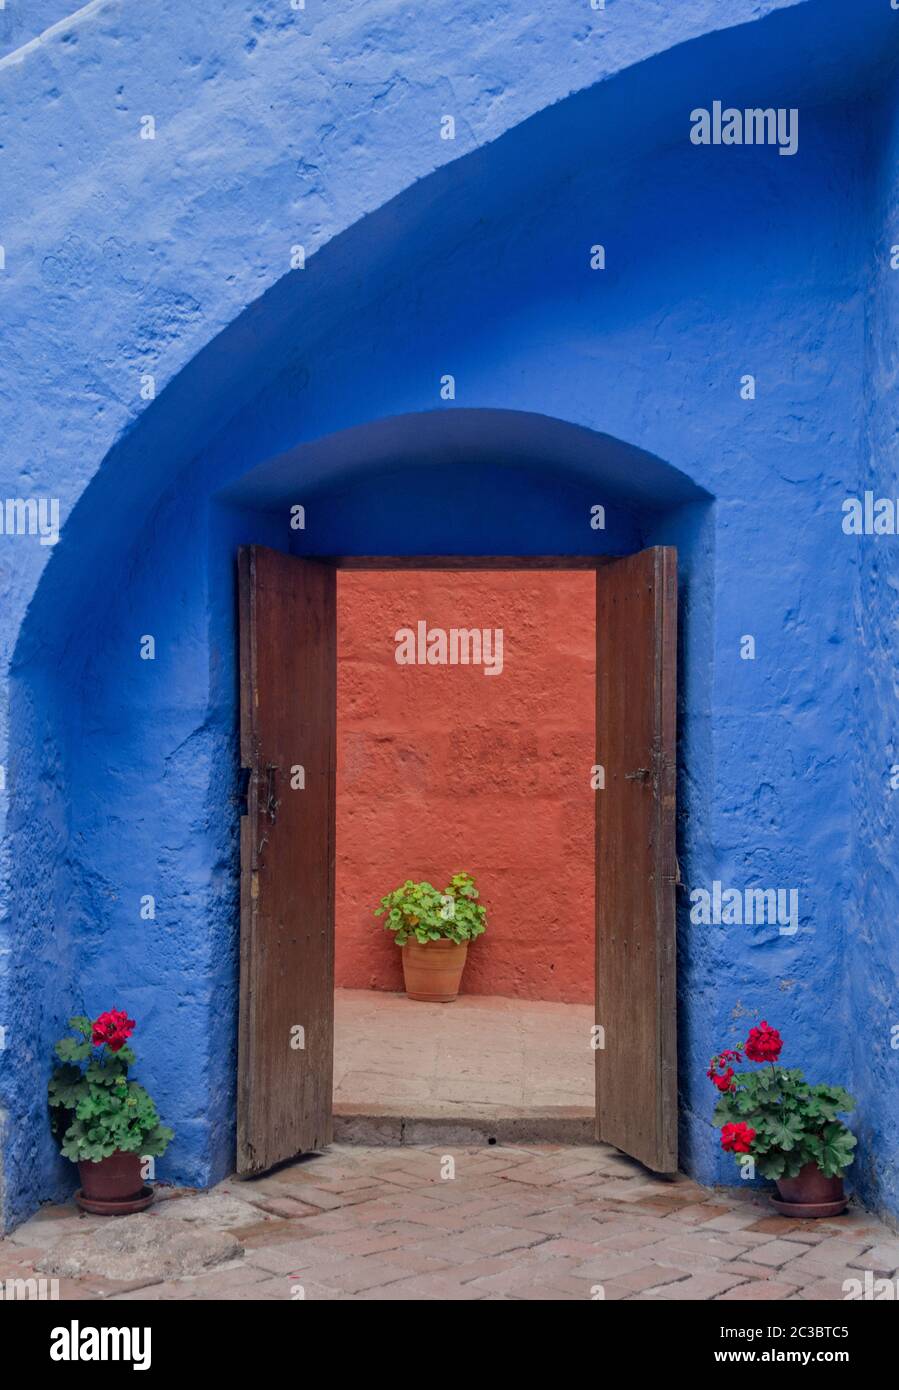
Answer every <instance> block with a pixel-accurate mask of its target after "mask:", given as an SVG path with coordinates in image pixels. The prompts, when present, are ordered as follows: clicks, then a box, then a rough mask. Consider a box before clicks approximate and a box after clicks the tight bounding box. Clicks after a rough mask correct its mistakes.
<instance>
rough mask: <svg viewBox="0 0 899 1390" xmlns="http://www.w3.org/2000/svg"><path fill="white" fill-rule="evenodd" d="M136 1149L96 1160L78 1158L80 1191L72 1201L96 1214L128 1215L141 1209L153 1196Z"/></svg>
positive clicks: (146, 1205) (147, 1204)
mask: <svg viewBox="0 0 899 1390" xmlns="http://www.w3.org/2000/svg"><path fill="white" fill-rule="evenodd" d="M140 1165H141V1157H140V1154H137V1153H121V1152H120V1153H114V1154H110V1156H109V1158H101V1159H100V1161H99V1162H98V1163H88V1162H86V1161H85V1162H81V1163H79V1164H78V1172H79V1174H80V1177H81V1188H80V1191H78V1192H76V1193H75V1201H76V1202H77V1203H78V1205H79V1206H80V1207H82V1208H83V1209H84V1210H85V1211H92V1212H96V1213H97V1214H98V1215H111V1216H127V1215H130V1213H131V1212H135V1211H142V1210H143V1209H144V1207H148V1206H149V1205H150V1203H151V1202H152V1200H153V1189H152V1188H149V1187H145V1186H144V1181H143V1178H142V1177H141V1172H140Z"/></svg>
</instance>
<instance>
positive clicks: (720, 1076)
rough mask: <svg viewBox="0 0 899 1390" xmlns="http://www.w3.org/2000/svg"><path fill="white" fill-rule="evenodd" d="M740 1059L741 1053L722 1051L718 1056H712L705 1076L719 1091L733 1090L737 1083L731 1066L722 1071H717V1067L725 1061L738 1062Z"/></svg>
mask: <svg viewBox="0 0 899 1390" xmlns="http://www.w3.org/2000/svg"><path fill="white" fill-rule="evenodd" d="M740 1060H741V1054H740V1053H739V1052H732V1051H727V1052H722V1053H721V1054H720V1055H719V1056H718V1057H713V1058H712V1060H711V1062H710V1063H709V1069H708V1071H707V1072H706V1076H707V1077H708V1078H709V1080H710V1081H711V1082H712V1084H713V1085H715V1086H717V1087H718V1090H719V1091H735V1090H736V1089H737V1083H736V1082H735V1081H734V1069H733V1067H728V1068H727V1070H726V1071H725V1072H723V1073H719V1071H718V1068H719V1067H721V1066H724V1065H725V1063H727V1062H739V1061H740Z"/></svg>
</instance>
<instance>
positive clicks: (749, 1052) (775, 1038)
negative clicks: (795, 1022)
mask: <svg viewBox="0 0 899 1390" xmlns="http://www.w3.org/2000/svg"><path fill="white" fill-rule="evenodd" d="M782 1047H783V1040H782V1039H781V1036H780V1034H779V1033H778V1031H777V1029H776V1028H769V1027H768V1025H767V1023H766V1022H765V1020H764V1019H762V1021H761V1023H760V1024H759V1026H758V1028H750V1030H749V1037H748V1038H747V1039H746V1056H747V1057H748V1058H749V1060H750V1062H776V1061H777V1059H778V1057H779V1056H780V1050H781V1048H782Z"/></svg>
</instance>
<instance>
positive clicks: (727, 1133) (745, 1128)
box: [721, 1120, 755, 1154]
mask: <svg viewBox="0 0 899 1390" xmlns="http://www.w3.org/2000/svg"><path fill="white" fill-rule="evenodd" d="M754 1138H755V1130H754V1129H750V1127H749V1125H746V1124H744V1123H743V1121H742V1120H741V1121H740V1122H739V1123H738V1124H735V1125H724V1126H723V1128H722V1130H721V1147H722V1149H725V1150H726V1151H727V1152H728V1153H733V1154H748V1153H749V1145H750V1144H751V1143H752V1141H753V1139H754Z"/></svg>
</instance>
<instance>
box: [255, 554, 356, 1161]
mask: <svg viewBox="0 0 899 1390" xmlns="http://www.w3.org/2000/svg"><path fill="white" fill-rule="evenodd" d="M238 578H239V592H240V745H241V763H242V765H243V768H244V776H245V778H246V777H247V776H248V787H247V808H246V814H245V815H244V816H243V817H242V820H241V843H240V852H241V875H240V877H241V899H240V1009H239V1020H240V1021H239V1041H238V1083H237V1171H238V1173H240V1174H243V1175H249V1174H252V1173H259V1172H264V1171H265V1170H266V1169H267V1168H270V1167H272V1165H273V1164H275V1163H280V1162H282V1161H283V1160H285V1159H289V1158H293V1157H294V1156H295V1155H296V1154H299V1153H306V1152H309V1151H311V1150H315V1149H320V1148H321V1147H322V1146H323V1145H325V1144H327V1143H328V1142H329V1140H330V1138H331V1105H332V1079H333V1057H334V922H333V918H334V863H335V857H334V830H335V799H336V798H335V792H336V776H335V766H336V727H335V726H336V710H337V613H336V576H335V572H334V569H333V568H332V567H331V566H329V565H327V564H324V563H320V562H317V561H315V560H305V559H300V558H298V557H296V556H292V555H282V554H281V553H279V552H278V551H274V550H267V549H265V548H264V547H261V546H247V547H244V548H242V549H241V551H240V553H239V557H238Z"/></svg>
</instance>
